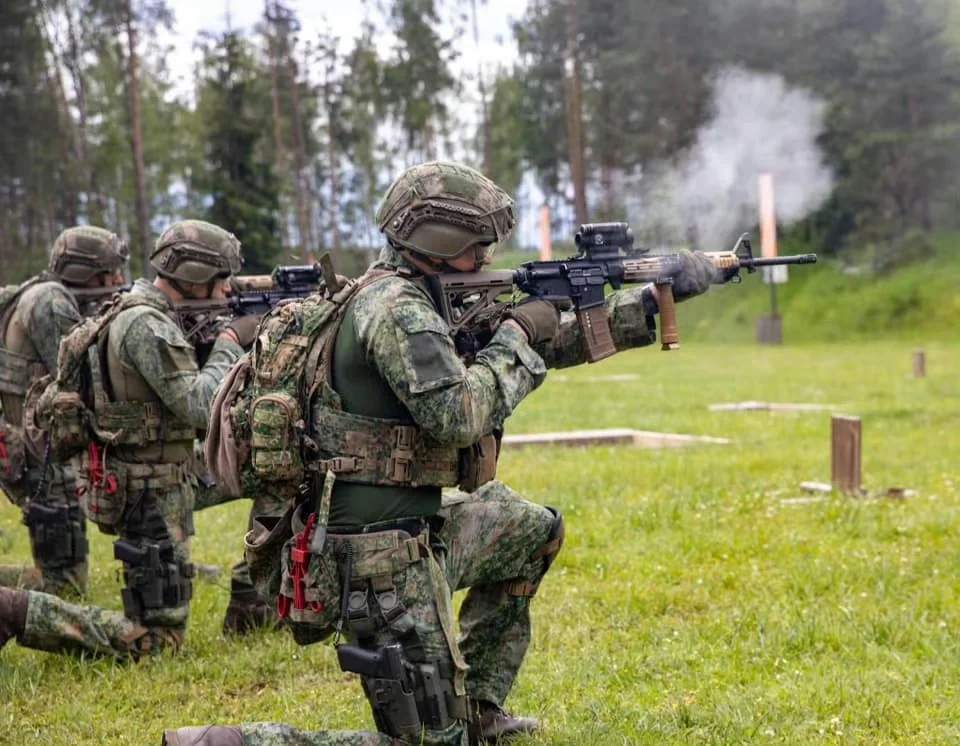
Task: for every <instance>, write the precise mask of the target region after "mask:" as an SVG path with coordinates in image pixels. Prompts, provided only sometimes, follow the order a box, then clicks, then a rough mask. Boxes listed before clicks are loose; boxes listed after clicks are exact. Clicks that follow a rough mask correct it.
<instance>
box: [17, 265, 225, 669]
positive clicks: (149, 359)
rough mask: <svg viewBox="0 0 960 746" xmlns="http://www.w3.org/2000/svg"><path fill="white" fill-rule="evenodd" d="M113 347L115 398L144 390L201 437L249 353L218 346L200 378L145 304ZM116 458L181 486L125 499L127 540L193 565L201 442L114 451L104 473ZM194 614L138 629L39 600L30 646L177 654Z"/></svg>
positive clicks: (113, 335) (152, 290)
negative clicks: (216, 398) (165, 546)
mask: <svg viewBox="0 0 960 746" xmlns="http://www.w3.org/2000/svg"><path fill="white" fill-rule="evenodd" d="M131 292H132V293H146V294H152V295H153V296H154V297H155V298H159V299H165V298H166V296H165V295H163V293H162V292H161V291H160V290H158V289H157V288H156V287H154V286H153V285H151V284H150V283H148V282H147V281H145V280H138V281H137V282H136V283H135V285H134V287H133V289H132V290H131ZM108 347H109V350H108V352H107V359H108V361H112V362H113V364H112V365H108V368H109V375H110V380H111V384H112V387H113V389H114V391H115V392H122V391H127V392H131V393H130V394H129V395H130V396H131V397H132V396H133V395H134V393H136V392H143V391H146V392H148V394H149V396H150V397H151V398H153V399H155V400H157V401H159V402H160V403H161V404H162V406H163V407H164V408H165V410H166V411H167V412H168V413H169V414H170V415H172V416H173V417H176V418H177V419H179V420H181V421H183V422H187V423H189V424H191V425H192V426H193V427H196V428H198V429H205V428H206V426H207V422H208V417H209V409H210V403H211V401H212V399H213V394H214V391H215V389H216V387H217V385H218V383H219V381H220V379H221V378H222V377H223V376H224V375H225V374H226V372H227V370H228V369H229V368H230V366H231V365H232V364H233V363H234V362H236V361H237V360H238V359H239V358H240V356H241V354H242V352H243V351H242V349H241V348H240V347H239V345H237V344H235V343H233V342H231V341H228V340H218V341H217V343H216V344H215V345H214V348H213V350H212V352H211V353H210V357H209V358H208V360H207V363H206V365H205V366H204V367H203V369H202V370H198V368H197V363H196V359H195V357H194V353H193V348H192V346H191V345H190V344H189V343H188V342H187V341H186V340H185V339H184V338H183V335H182V333H181V332H180V329H179V328H178V327H177V325H176V324H175V323H174V321H173V320H172V319H171V318H169V317H168V316H166V315H165V314H163V313H161V312H159V311H157V310H156V309H154V308H153V307H151V306H146V305H143V306H133V307H130V308H127V309H125V310H124V311H122V312H121V313H120V314H119V315H118V316H117V317H116V318H115V319H114V320H113V322H112V323H111V325H110V328H109V334H108ZM117 395H118V396H120V394H119V393H118V394H117ZM140 395H141V396H142V395H143V394H140ZM134 400H135V399H134ZM111 458H113V459H117V460H119V461H122V462H128V463H134V464H141V465H142V464H153V465H157V466H158V467H161V466H166V467H170V468H171V469H173V472H174V473H175V474H176V478H175V481H173V483H169V482H166V480H160V479H158V480H156V482H159V484H154V483H151V482H147V484H146V486H140V487H138V488H137V489H136V490H135V491H134V492H135V493H134V494H132V495H128V496H127V499H128V505H127V509H126V511H125V513H124V520H123V522H122V525H121V526H120V527H119V535H120V539H122V540H124V541H125V542H128V543H130V544H132V545H134V546H136V547H144V546H145V545H147V544H150V543H155V542H158V541H162V540H166V539H169V541H170V542H171V543H172V545H173V550H174V556H175V558H176V560H177V561H179V562H180V563H182V564H184V565H185V564H187V563H188V562H189V559H190V536H191V534H192V533H193V503H194V497H195V494H196V491H197V475H196V465H195V462H194V442H193V440H192V439H191V440H188V441H184V442H178V441H174V442H158V443H149V444H146V445H143V446H119V447H117V448H115V449H113V450H111V451H109V456H108V457H107V459H106V462H105V468H106V469H109V468H110V463H111V462H110V459H111ZM158 518H159V519H160V520H159V521H158V520H157V519H158ZM188 610H189V607H188V606H187V605H183V606H178V607H174V608H161V609H154V610H148V611H146V612H145V613H144V615H143V618H142V619H139V620H132V619H129V618H127V617H125V616H124V614H123V613H121V612H118V611H110V610H105V609H96V608H92V607H80V606H74V605H72V604H68V603H65V602H64V601H62V600H61V599H58V598H55V597H53V596H49V595H46V594H37V593H32V594H31V596H30V604H29V609H28V614H27V626H26V633H25V634H24V636H23V641H22V644H24V645H26V646H28V647H35V648H37V649H40V650H48V651H71V650H85V651H87V652H89V653H93V654H97V655H112V656H114V657H117V658H126V657H130V656H133V657H136V656H138V655H141V654H146V653H155V652H158V651H159V650H160V649H162V648H163V647H164V646H165V645H174V646H178V645H179V644H180V642H182V639H183V636H184V633H185V630H186V623H187V616H188Z"/></svg>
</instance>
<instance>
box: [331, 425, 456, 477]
mask: <svg viewBox="0 0 960 746" xmlns="http://www.w3.org/2000/svg"><path fill="white" fill-rule="evenodd" d="M314 421H315V422H317V423H322V427H318V428H317V429H316V432H315V433H314V439H315V442H316V444H317V447H318V448H319V450H320V452H321V453H322V454H332V455H333V456H335V457H340V458H343V457H346V458H352V459H354V460H355V463H354V467H355V468H354V469H353V470H349V471H339V472H338V473H337V479H338V480H340V481H343V482H359V483H361V484H376V485H409V486H411V487H452V486H454V485H455V484H456V483H457V480H458V478H459V477H458V473H459V471H458V466H459V454H458V451H457V449H456V448H454V447H453V446H444V445H441V444H440V443H437V442H436V441H434V440H432V439H430V438H429V437H427V436H426V435H425V434H424V432H423V430H422V429H420V428H418V427H416V426H413V425H409V424H404V423H401V422H397V421H393V420H381V419H375V418H373V417H363V416H361V415H356V414H350V413H348V412H341V411H337V410H335V409H332V408H329V407H323V406H317V407H316V409H315V410H314ZM320 463H321V468H322V464H323V463H324V462H320Z"/></svg>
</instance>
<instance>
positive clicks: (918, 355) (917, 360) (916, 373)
mask: <svg viewBox="0 0 960 746" xmlns="http://www.w3.org/2000/svg"><path fill="white" fill-rule="evenodd" d="M926 375H927V356H926V354H925V353H924V351H923V350H914V351H913V377H914V378H923V377H925V376H926Z"/></svg>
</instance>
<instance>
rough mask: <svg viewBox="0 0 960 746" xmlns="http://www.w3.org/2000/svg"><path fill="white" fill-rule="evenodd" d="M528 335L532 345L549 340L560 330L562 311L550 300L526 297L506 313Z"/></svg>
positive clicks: (507, 317)
mask: <svg viewBox="0 0 960 746" xmlns="http://www.w3.org/2000/svg"><path fill="white" fill-rule="evenodd" d="M505 317H506V319H508V320H512V321H514V322H516V324H517V325H518V326H519V327H520V328H521V329H523V331H524V333H525V334H526V335H527V341H528V342H529V343H530V344H531V345H538V344H540V343H542V342H549V341H550V340H552V339H553V338H554V337H556V336H557V333H558V332H559V331H560V311H559V309H558V308H557V307H556V305H554V304H553V303H551V302H550V301H548V300H541V299H539V298H526V299H524V300H522V301H520V303H519V304H517V305H516V306H514V307H513V308H511V309H510V310H509V311H507V313H506V314H505Z"/></svg>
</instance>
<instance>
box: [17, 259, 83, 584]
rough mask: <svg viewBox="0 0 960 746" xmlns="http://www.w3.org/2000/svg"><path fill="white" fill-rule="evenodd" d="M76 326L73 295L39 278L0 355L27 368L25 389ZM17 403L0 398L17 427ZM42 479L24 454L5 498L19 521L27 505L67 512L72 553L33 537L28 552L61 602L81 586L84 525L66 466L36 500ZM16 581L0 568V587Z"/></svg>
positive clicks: (53, 470)
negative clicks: (18, 477) (16, 508)
mask: <svg viewBox="0 0 960 746" xmlns="http://www.w3.org/2000/svg"><path fill="white" fill-rule="evenodd" d="M80 320H81V315H80V310H79V308H78V305H77V302H76V300H75V299H74V297H73V295H71V293H70V291H69V290H68V289H67V288H66V287H64V285H63V284H62V283H61V282H60V281H59V280H57V279H54V278H52V277H51V276H50V275H46V274H45V275H42V276H41V281H40V282H38V283H37V284H35V285H32V286H31V287H29V288H27V290H25V291H24V292H23V294H22V295H21V296H20V298H19V299H18V300H17V305H16V307H15V308H14V309H12V313H11V315H10V317H9V322H8V323H7V325H6V328H5V329H4V330H2V331H3V345H2V346H3V348H4V350H6V351H9V352H12V353H15V354H16V355H19V356H20V357H21V358H22V359H23V360H24V361H25V362H26V363H27V368H26V370H27V371H28V372H29V375H28V377H27V378H26V379H25V380H24V381H23V383H26V384H27V385H29V384H30V383H32V382H33V380H35V379H36V378H39V377H41V376H43V375H46V374H48V373H54V372H56V369H57V354H58V352H59V349H60V340H61V339H62V338H63V337H64V336H65V335H66V333H67V332H68V331H69V329H70V328H71V327H72V326H74V325H75V324H76V323H78V322H79V321H80ZM0 362H2V363H3V364H4V365H6V363H7V359H6V358H0ZM3 377H6V373H5V374H4V375H3ZM10 388H14V387H10ZM23 400H24V397H23V395H22V394H15V393H12V392H11V391H9V390H8V391H6V392H4V393H0V401H2V405H3V416H4V417H5V418H6V419H7V420H8V421H9V422H11V423H12V424H14V425H16V426H17V427H20V426H22V423H23ZM42 473H43V464H42V463H41V461H40V460H38V459H37V458H36V457H34V456H33V455H32V454H31V453H30V451H29V450H27V451H26V472H25V475H24V479H23V481H22V482H21V483H20V484H19V485H18V486H17V488H16V490H10V494H9V495H8V496H9V497H10V498H11V499H13V500H14V502H16V503H17V504H18V505H20V506H21V507H23V508H24V513H25V517H26V513H27V502H28V501H32V502H34V503H35V504H36V505H38V506H42V507H44V508H50V509H60V508H63V509H66V510H67V511H68V512H69V514H70V518H69V519H68V520H67V521H63V522H62V523H66V524H67V525H66V526H64V530H65V531H67V532H69V533H71V534H72V535H74V536H75V537H78V541H77V545H76V548H75V549H76V550H75V551H74V547H73V546H72V542H70V541H66V542H60V544H61V546H59V547H54V546H50V542H46V543H38V542H37V540H36V535H35V533H34V532H33V531H31V532H30V533H31V536H30V538H31V550H32V554H33V560H34V564H35V565H36V567H37V568H38V569H39V570H40V571H41V573H42V582H43V588H44V590H46V591H47V592H49V593H55V594H57V595H64V596H77V595H82V594H83V593H84V592H85V591H86V585H87V551H86V546H85V542H84V541H80V540H79V537H82V536H83V535H84V532H85V529H86V524H85V522H84V521H83V518H82V516H81V514H80V509H79V504H78V500H77V498H76V496H75V494H74V489H75V487H76V484H75V480H74V473H73V469H72V467H71V466H70V465H69V464H68V463H58V462H56V461H52V462H51V463H50V465H49V469H48V471H47V481H46V489H45V490H43V491H42V492H41V493H40V494H39V495H38V494H36V493H37V487H38V485H39V484H40V479H41V476H42ZM17 493H19V495H20V497H19V499H18V498H17ZM63 544H70V546H63ZM29 577H30V576H28V578H29ZM22 580H23V574H22V568H21V567H19V566H9V565H4V566H0V585H8V586H12V587H16V586H17V585H19V584H20V582H21V581H22Z"/></svg>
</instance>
